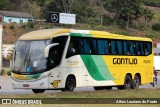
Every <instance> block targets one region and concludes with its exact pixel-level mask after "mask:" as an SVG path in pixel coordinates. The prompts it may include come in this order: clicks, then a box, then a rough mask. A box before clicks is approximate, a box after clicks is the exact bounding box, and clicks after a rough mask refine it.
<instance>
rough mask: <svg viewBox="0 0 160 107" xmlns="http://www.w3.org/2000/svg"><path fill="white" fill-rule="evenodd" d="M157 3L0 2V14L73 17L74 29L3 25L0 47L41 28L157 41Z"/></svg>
mask: <svg viewBox="0 0 160 107" xmlns="http://www.w3.org/2000/svg"><path fill="white" fill-rule="evenodd" d="M159 7H160V0H1V2H0V10H6V11H22V12H29V13H31V14H32V15H33V16H34V18H36V19H47V18H48V13H49V12H63V13H74V14H76V23H77V24H76V25H60V24H51V23H43V24H40V23H36V22H30V23H28V24H15V23H11V24H4V25H5V27H4V37H3V40H4V43H15V42H16V40H17V39H18V37H19V36H20V35H22V34H23V33H26V32H29V31H32V30H36V29H43V28H55V27H61V28H62V27H63V28H76V29H94V30H105V31H108V32H111V33H117V34H123V35H132V36H142V37H149V38H152V39H153V40H154V41H160V35H159V34H160V22H159V21H160V8H159Z"/></svg>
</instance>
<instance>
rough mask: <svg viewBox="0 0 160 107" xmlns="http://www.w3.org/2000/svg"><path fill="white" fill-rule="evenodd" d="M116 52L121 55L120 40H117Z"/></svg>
mask: <svg viewBox="0 0 160 107" xmlns="http://www.w3.org/2000/svg"><path fill="white" fill-rule="evenodd" d="M117 48H118V49H117V52H118V54H119V55H122V41H117Z"/></svg>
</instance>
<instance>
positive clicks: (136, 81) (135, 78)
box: [132, 75, 140, 89]
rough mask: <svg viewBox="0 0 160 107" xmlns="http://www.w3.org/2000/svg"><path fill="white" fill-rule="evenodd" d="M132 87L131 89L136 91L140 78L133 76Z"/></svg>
mask: <svg viewBox="0 0 160 107" xmlns="http://www.w3.org/2000/svg"><path fill="white" fill-rule="evenodd" d="M133 82H134V87H132V89H138V87H139V85H140V78H139V76H138V75H135V76H134V80H133Z"/></svg>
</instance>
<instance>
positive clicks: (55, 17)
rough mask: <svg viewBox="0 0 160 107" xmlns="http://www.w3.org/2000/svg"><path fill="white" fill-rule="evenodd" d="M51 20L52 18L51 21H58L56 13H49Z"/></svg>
mask: <svg viewBox="0 0 160 107" xmlns="http://www.w3.org/2000/svg"><path fill="white" fill-rule="evenodd" d="M51 20H52V22H57V21H58V16H57V14H52V15H51Z"/></svg>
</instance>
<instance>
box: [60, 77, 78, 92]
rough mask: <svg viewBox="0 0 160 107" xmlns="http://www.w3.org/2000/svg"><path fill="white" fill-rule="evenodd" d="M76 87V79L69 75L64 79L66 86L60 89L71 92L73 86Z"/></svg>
mask: <svg viewBox="0 0 160 107" xmlns="http://www.w3.org/2000/svg"><path fill="white" fill-rule="evenodd" d="M75 87H76V80H75V78H74V77H73V76H69V77H68V78H67V80H66V86H65V89H64V90H62V91H70V92H72V91H73V90H74V88H75Z"/></svg>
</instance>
